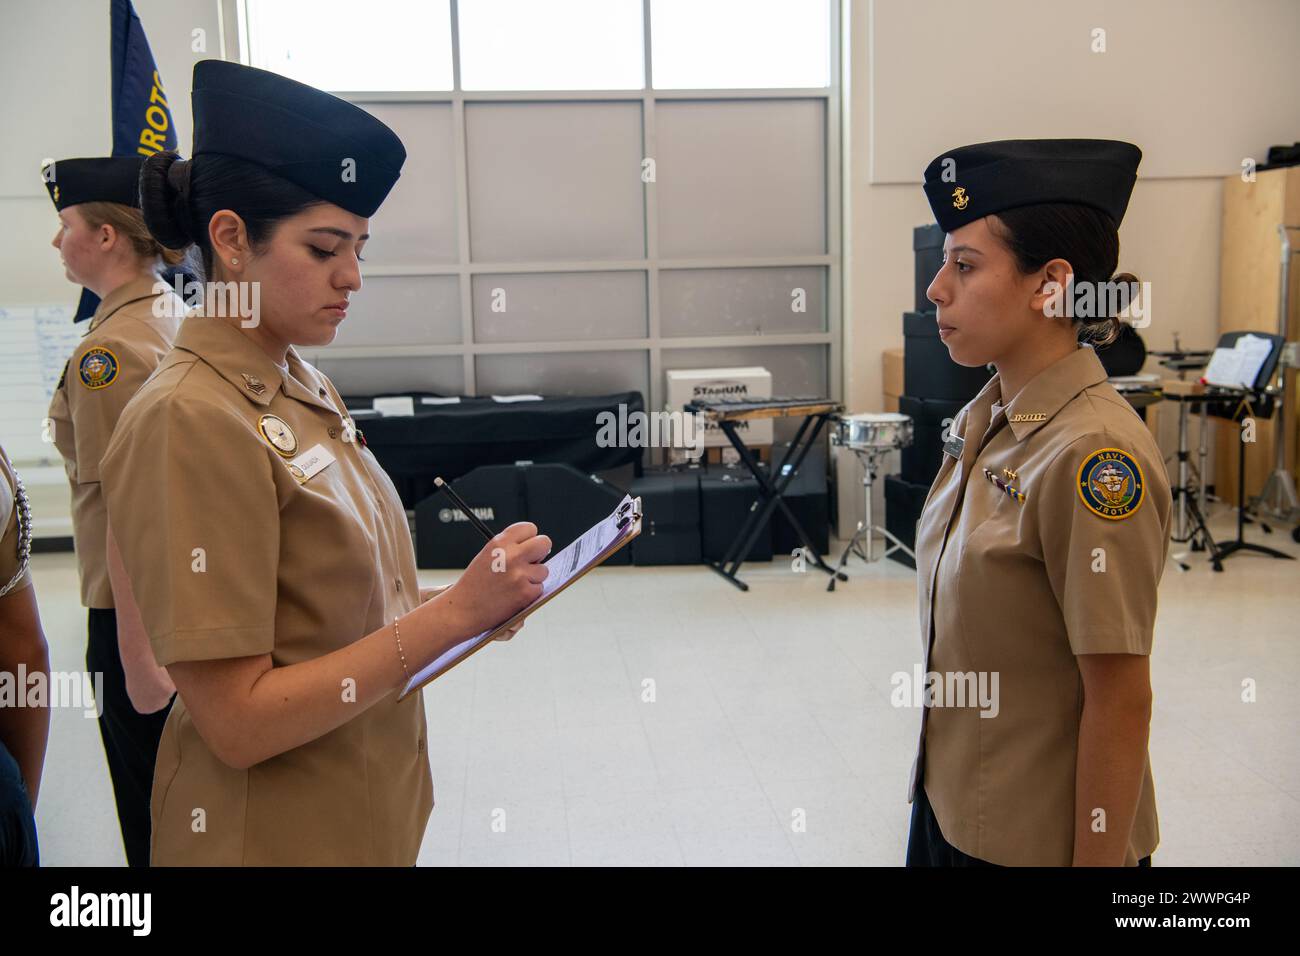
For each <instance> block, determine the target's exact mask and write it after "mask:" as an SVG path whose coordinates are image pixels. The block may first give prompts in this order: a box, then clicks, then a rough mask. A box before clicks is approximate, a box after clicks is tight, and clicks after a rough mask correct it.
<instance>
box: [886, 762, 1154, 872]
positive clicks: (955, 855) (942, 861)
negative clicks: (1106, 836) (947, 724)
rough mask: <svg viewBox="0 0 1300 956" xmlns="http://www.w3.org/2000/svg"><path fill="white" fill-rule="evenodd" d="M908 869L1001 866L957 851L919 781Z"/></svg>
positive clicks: (1147, 863)
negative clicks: (947, 837)
mask: <svg viewBox="0 0 1300 956" xmlns="http://www.w3.org/2000/svg"><path fill="white" fill-rule="evenodd" d="M907 865H908V866H997V865H998V864H996V863H990V862H988V861H987V860H981V859H978V858H976V857H973V856H968V855H967V854H965V853H963V852H962V851H961V850H959V849H957V848H956V847H955V846H953V845H952V844H951V843H949V842H948V841H947V840H946V839H944V836H943V833H941V832H940V830H939V821H938V820H937V819H935V816H934V809H933V808H932V807H931V806H930V799H929V797H927V796H926V795H925V785H924V781H923V780H918V781H917V782H916V796H915V797H913V798H912V826H911V831H910V832H909V833H908V835H907ZM1137 865H1138V866H1150V865H1151V857H1149V856H1144V857H1143V858H1142V859H1140V860H1138V864H1137Z"/></svg>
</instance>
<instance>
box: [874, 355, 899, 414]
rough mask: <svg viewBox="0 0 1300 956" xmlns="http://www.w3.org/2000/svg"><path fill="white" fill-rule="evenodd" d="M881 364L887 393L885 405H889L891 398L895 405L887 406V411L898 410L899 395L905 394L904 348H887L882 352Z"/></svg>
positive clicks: (884, 389)
mask: <svg viewBox="0 0 1300 956" xmlns="http://www.w3.org/2000/svg"><path fill="white" fill-rule="evenodd" d="M880 365H881V371H882V373H883V379H882V380H883V382H884V387H883V391H884V393H885V405H886V406H888V405H889V400H890V399H891V398H892V399H894V407H893V408H892V409H891V408H888V407H886V409H885V411H887V412H888V411H898V396H900V395H902V394H903V350H902V349H885V351H884V352H882V353H881V354H880Z"/></svg>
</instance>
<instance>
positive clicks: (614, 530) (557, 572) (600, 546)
mask: <svg viewBox="0 0 1300 956" xmlns="http://www.w3.org/2000/svg"><path fill="white" fill-rule="evenodd" d="M640 533H641V499H640V498H633V497H632V496H631V495H624V496H623V500H622V501H620V502H619V503H618V507H616V508H615V509H614V510H613V511H611V512H610V513H609V514H608V515H606V516H605V517H604V518H602V519H601V520H600V521H598V522H596V524H594V525H592V526H591V527H590V528H588V529H587V530H586V531H585V532H583V534H581V535H579V536H578V538H577V539H576V540H574V541H573V542H572V543H571V544H570V545H569V546H568V547H567V548H564V549H562V550H560V551H558V552H557V553H555V554H553V555H551V557H550V559H549V560H547V561H546V562H544V563H545V565H546V567H547V568H549V569H550V574H548V575H547V577H546V582H543V584H542V587H543V589H544V590H543V591H542V594H541V596H540V597H538V598H537V600H535V601H533V603H531V604H529V605H528V606H527V607H525V608H524V609H523V610H521V611H519V612H518V613H516V614H515V615H514V617H512V618H510V619H509V620H507V621H503V622H502V623H500V624H498V625H497V626H496V627H494V628H491V629H489V630H486V631H484V632H483V633H482V634H479V635H476V636H475V637H471V638H469V639H467V640H464V641H461V642H460V643H459V644H457V645H456V646H455V647H452V648H450V649H449V650H446V651H444V652H443V653H442V654H441V655H440V656H439V657H437V658H435V659H434V660H433V661H432V662H431V663H429V664H427V665H426V666H424V667H423V668H421V669H420V670H419V671H417V672H416V673H414V674H412V675H411V677H410V679H409V680H407V682H406V683H405V684H404V685H403V686H402V691H401V693H400V694H398V695H397V699H398V700H399V701H400V700H402V699H403V698H405V697H406V696H408V695H409V694H412V693H414V692H415V691H417V690H419V689H420V688H421V687H423V686H424V685H425V684H427V683H429V682H430V681H433V680H437V679H438V678H439V677H441V676H442V675H443V674H445V673H447V671H449V670H451V669H452V668H453V667H455V666H456V665H457V664H459V663H460V662H461V661H463V660H465V659H466V658H468V657H470V656H471V655H472V654H474V653H475V652H477V651H478V650H480V649H481V648H483V647H486V646H487V645H488V644H490V643H491V642H492V641H493V640H494V639H495V638H496V636H497V635H498V634H500V633H501V632H502V631H504V630H506V629H507V628H509V627H512V626H514V625H515V624H518V623H519V622H520V621H522V620H524V618H526V617H528V615H530V614H532V613H533V612H534V611H536V610H537V609H538V608H540V607H542V606H543V605H545V604H546V603H547V602H548V601H550V600H551V599H552V598H554V597H555V596H556V595H557V594H560V593H561V592H563V591H564V590H565V589H566V588H568V587H569V586H570V585H572V584H573V583H574V582H575V581H578V580H580V579H581V578H582V577H583V576H584V575H585V574H586V573H587V572H588V571H590V570H591V569H592V568H596V567H599V566H600V565H601V564H603V563H604V562H605V561H606V560H607V559H608V558H609V556H610V555H612V554H614V553H616V552H617V551H618V550H619V549H620V548H622V547H623V546H624V545H625V544H627V543H628V542H629V541H631V540H632V539H633V538H635V537H636V536H637V535H639V534H640ZM584 548H594V549H595V550H594V551H589V552H588V553H586V554H584V553H583V550H584ZM550 582H555V583H554V584H552V585H551V586H550V587H547V583H550Z"/></svg>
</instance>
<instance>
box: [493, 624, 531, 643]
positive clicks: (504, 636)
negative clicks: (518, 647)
mask: <svg viewBox="0 0 1300 956" xmlns="http://www.w3.org/2000/svg"><path fill="white" fill-rule="evenodd" d="M523 629H524V622H523V621H520V622H519V623H518V624H513V625H511V626H510V627H508V628H506V629H505V630H504V631H502V632H501V633H500V634H498V635H497V636H496V637H494V638H492V640H494V641H508V640H510V638H512V637H514V636H515V635H516V634H518V633H519V632H520V631H522V630H523Z"/></svg>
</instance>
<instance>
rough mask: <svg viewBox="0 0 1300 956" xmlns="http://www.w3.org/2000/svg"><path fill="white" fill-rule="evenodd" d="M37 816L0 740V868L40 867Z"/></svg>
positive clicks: (6, 749) (15, 766)
mask: <svg viewBox="0 0 1300 956" xmlns="http://www.w3.org/2000/svg"><path fill="white" fill-rule="evenodd" d="M40 864H41V855H40V850H39V848H38V847H37V844H36V819H35V818H34V817H33V816H32V801H31V799H30V798H29V797H28V795H27V785H26V784H25V783H23V774H22V771H21V770H19V769H18V761H16V760H14V758H13V755H12V754H10V753H9V749H8V748H7V747H5V745H4V742H3V741H0V867H10V866H40Z"/></svg>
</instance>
